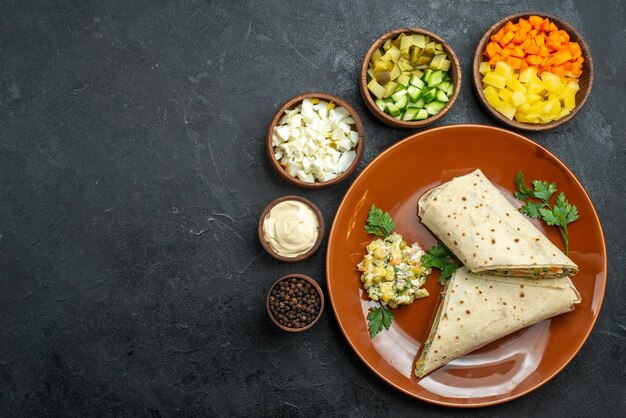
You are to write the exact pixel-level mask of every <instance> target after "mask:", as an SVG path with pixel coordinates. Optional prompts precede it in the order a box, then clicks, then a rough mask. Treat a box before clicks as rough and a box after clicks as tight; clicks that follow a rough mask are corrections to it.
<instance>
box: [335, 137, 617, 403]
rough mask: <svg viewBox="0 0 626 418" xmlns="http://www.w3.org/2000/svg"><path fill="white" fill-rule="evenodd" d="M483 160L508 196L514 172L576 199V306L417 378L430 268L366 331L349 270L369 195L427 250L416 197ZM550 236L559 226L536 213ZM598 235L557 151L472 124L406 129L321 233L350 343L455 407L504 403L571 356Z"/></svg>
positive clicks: (578, 342) (420, 391)
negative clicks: (406, 302)
mask: <svg viewBox="0 0 626 418" xmlns="http://www.w3.org/2000/svg"><path fill="white" fill-rule="evenodd" d="M476 168H480V169H481V170H482V171H483V172H484V173H485V175H486V176H487V177H488V178H489V179H490V180H491V181H492V182H493V183H494V184H495V185H496V186H497V187H499V188H500V190H502V191H503V192H504V193H505V195H508V196H510V198H511V199H510V200H511V202H513V204H514V205H516V206H519V205H520V203H519V202H517V201H515V199H514V198H513V196H512V194H511V192H512V191H513V190H514V177H515V175H516V174H517V172H518V171H519V170H523V171H524V174H525V177H526V179H527V181H530V180H531V179H541V180H548V181H551V182H554V181H556V182H557V185H558V189H559V191H563V192H565V195H566V196H567V198H568V199H569V201H570V202H571V203H573V204H575V205H576V206H578V211H579V213H580V220H578V221H577V222H575V223H573V224H570V225H569V234H570V257H571V258H572V260H573V261H574V262H575V263H576V264H578V266H579V267H580V272H579V273H578V274H577V275H576V276H575V277H573V278H572V280H573V282H574V284H575V285H576V287H577V288H578V290H579V291H580V294H581V295H582V302H581V303H580V304H579V305H578V306H577V307H576V310H574V311H573V312H570V313H567V314H564V315H561V316H558V317H556V318H553V319H550V320H547V321H543V322H540V323H538V324H536V325H533V326H531V327H529V328H526V329H523V330H520V331H518V332H516V333H514V334H512V335H510V336H508V337H505V338H502V339H500V340H498V341H495V342H493V343H491V344H489V345H487V346H485V347H483V348H482V349H480V350H477V351H475V352H473V353H471V354H468V355H466V356H464V357H462V358H460V359H456V360H455V361H453V362H451V363H449V364H447V365H446V366H444V367H442V368H441V369H439V370H437V371H435V372H433V373H431V374H430V375H428V376H426V377H425V378H423V379H418V378H416V377H415V375H414V370H415V367H414V363H415V360H416V359H417V356H418V353H419V351H420V350H421V347H422V345H423V344H424V342H425V340H426V337H427V335H428V331H429V329H430V325H431V323H432V320H433V316H434V314H435V309H436V307H437V304H438V303H439V292H440V290H441V286H440V285H439V284H438V283H437V273H434V274H432V275H431V276H430V277H429V278H428V280H427V283H426V289H428V291H429V292H430V295H431V296H430V297H428V298H425V299H419V300H417V301H415V302H414V303H413V304H412V305H410V306H406V307H400V308H397V309H395V310H394V312H395V320H394V321H393V324H392V326H391V328H390V330H389V331H384V330H383V332H381V333H380V334H378V336H376V337H375V338H374V339H373V340H372V339H370V337H369V335H368V331H367V323H366V319H365V317H366V315H367V311H368V308H369V307H370V306H373V303H372V302H370V301H369V300H368V299H367V295H366V293H365V292H364V290H363V288H362V286H361V283H360V280H359V274H358V272H357V271H356V270H355V265H356V264H357V263H358V262H359V261H360V260H361V259H362V257H363V254H364V252H365V246H366V245H367V244H368V243H369V242H370V241H371V240H372V239H373V237H372V236H370V235H367V234H366V233H365V231H364V229H363V225H364V223H365V220H366V218H367V212H368V210H369V207H370V206H371V205H372V204H373V203H375V204H376V205H377V206H378V207H380V208H382V209H383V210H385V211H389V213H390V214H391V216H392V217H393V220H394V222H395V223H396V225H397V226H396V231H397V232H399V233H400V234H402V235H403V236H404V238H405V239H406V240H407V241H408V242H418V243H419V244H420V246H421V247H422V248H424V249H427V248H429V247H430V246H431V245H433V244H435V243H436V239H435V237H434V236H433V235H432V234H431V233H430V232H429V231H428V230H427V229H426V227H424V226H423V225H422V224H420V222H419V220H418V218H417V216H416V205H417V200H418V198H419V196H421V195H422V193H424V192H425V191H426V190H428V189H430V188H432V187H435V186H437V185H439V184H441V183H444V182H446V181H448V180H450V179H452V178H453V177H455V176H459V175H463V174H467V173H469V172H470V171H472V170H474V169H476ZM533 222H534V223H535V225H536V226H537V227H538V228H539V229H540V230H542V231H543V232H544V233H545V234H546V235H547V236H548V237H549V238H550V239H551V240H552V242H554V243H555V244H556V245H558V246H560V248H563V242H562V239H561V236H560V234H559V231H558V229H557V228H556V227H547V226H545V225H544V224H542V223H541V222H539V221H533ZM606 271H607V259H606V248H605V244H604V236H603V234H602V228H601V226H600V221H599V219H598V216H597V214H596V211H595V209H594V207H593V204H592V203H591V200H590V199H589V196H588V195H587V193H586V192H585V190H584V189H583V186H582V185H581V184H580V182H579V181H578V180H577V179H576V177H574V175H573V174H572V172H571V171H570V170H569V169H568V168H567V167H566V166H565V164H563V163H562V162H561V161H559V160H558V159H557V158H556V157H555V156H554V155H552V154H551V153H550V152H548V151H547V150H545V149H544V148H542V147H540V146H539V145H537V144H535V143H534V142H532V141H530V140H529V139H527V138H525V137H523V136H521V135H518V134H516V133H513V132H510V131H507V130H504V129H499V128H494V127H490V126H479V125H457V126H444V127H441V128H435V129H432V130H427V131H424V132H420V133H417V134H414V135H411V136H409V137H408V138H406V139H404V140H403V141H400V142H398V143H397V144H395V145H394V146H392V147H391V148H389V149H388V150H386V151H385V152H383V153H382V154H381V155H380V156H379V157H377V158H376V159H375V160H374V161H372V162H371V163H370V164H369V165H368V166H367V167H366V168H365V170H363V172H362V173H361V174H360V175H359V176H358V178H357V179H356V180H355V181H354V183H353V184H352V186H351V187H350V189H349V190H348V192H347V193H346V196H345V197H344V199H343V201H342V202H341V205H340V206H339V210H338V211H337V215H336V217H335V220H334V222H333V226H332V229H331V231H330V236H329V239H328V253H327V257H326V275H327V282H328V293H329V296H330V300H331V303H332V306H333V309H334V311H335V314H336V316H337V320H338V321H339V325H340V327H341V329H342V331H343V333H344V335H345V336H346V338H347V339H348V342H349V343H350V345H351V346H352V348H353V349H354V351H356V353H357V354H358V355H359V357H361V359H362V360H363V361H364V362H365V364H367V365H368V366H369V367H370V368H371V369H372V370H373V371H374V372H375V373H376V374H378V375H379V376H380V377H381V378H383V379H384V380H385V381H386V382H388V383H389V384H391V385H392V386H394V387H396V388H397V389H399V390H401V391H402V392H404V393H406V394H408V395H411V396H414V397H416V398H419V399H422V400H424V401H428V402H432V403H436V404H441V405H448V406H458V407H476V406H485V405H492V404H497V403H502V402H506V401H509V400H511V399H515V398H517V397H520V396H522V395H524V394H526V393H528V392H530V391H532V390H534V389H536V388H538V387H539V386H541V385H542V384H544V383H546V382H547V381H548V380H550V379H551V378H552V377H554V376H555V375H556V374H557V373H558V372H559V371H560V370H561V369H562V368H563V367H565V365H567V363H568V362H569V361H570V360H571V359H572V358H573V357H574V355H576V353H577V352H578V350H580V348H581V346H582V345H583V343H584V342H585V340H586V339H587V336H588V335H589V333H590V332H591V329H592V327H593V325H594V323H595V321H596V318H597V317H598V313H599V311H600V306H601V305H602V299H603V296H604V289H605V285H606Z"/></svg>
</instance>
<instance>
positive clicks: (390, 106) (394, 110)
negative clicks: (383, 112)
mask: <svg viewBox="0 0 626 418" xmlns="http://www.w3.org/2000/svg"><path fill="white" fill-rule="evenodd" d="M387 111H388V112H389V114H390V115H391V116H394V117H396V116H398V115H400V109H398V108H397V107H396V105H395V104H393V103H387Z"/></svg>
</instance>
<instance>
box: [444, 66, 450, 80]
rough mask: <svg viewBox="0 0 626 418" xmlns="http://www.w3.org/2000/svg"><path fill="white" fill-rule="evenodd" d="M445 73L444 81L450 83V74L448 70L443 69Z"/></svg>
mask: <svg viewBox="0 0 626 418" xmlns="http://www.w3.org/2000/svg"><path fill="white" fill-rule="evenodd" d="M443 71H444V73H443V81H450V74H449V73H448V70H446V69H443Z"/></svg>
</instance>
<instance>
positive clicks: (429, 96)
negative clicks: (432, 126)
mask: <svg viewBox="0 0 626 418" xmlns="http://www.w3.org/2000/svg"><path fill="white" fill-rule="evenodd" d="M436 94H437V89H435V88H432V89H430V90H428V91H427V92H425V93H424V94H422V99H424V103H430V102H432V101H433V100H435V95H436Z"/></svg>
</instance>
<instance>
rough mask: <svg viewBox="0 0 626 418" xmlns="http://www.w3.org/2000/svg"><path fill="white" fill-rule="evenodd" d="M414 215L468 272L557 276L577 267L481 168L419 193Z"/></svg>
mask: <svg viewBox="0 0 626 418" xmlns="http://www.w3.org/2000/svg"><path fill="white" fill-rule="evenodd" d="M418 216H419V218H420V220H421V222H422V223H423V224H424V225H426V226H427V227H428V228H429V229H430V230H431V231H432V232H433V234H435V235H436V236H437V237H438V238H439V239H440V240H441V241H443V242H444V243H445V244H446V246H447V247H448V248H449V249H450V250H451V251H452V252H453V253H454V255H456V256H457V257H458V258H459V260H460V261H461V262H462V263H463V264H464V265H466V266H467V267H468V268H469V270H470V271H471V272H473V273H478V274H492V275H500V276H509V277H541V278H556V277H567V276H572V275H574V274H576V273H577V272H578V266H577V265H576V264H575V263H574V262H573V261H572V260H570V259H569V257H567V256H566V255H565V254H564V253H563V252H562V251H561V250H560V249H559V248H558V247H557V246H556V245H554V244H553V243H552V242H550V240H549V239H548V238H547V237H546V236H545V235H543V234H542V233H541V231H539V230H538V229H537V228H536V227H535V226H534V225H533V224H532V223H531V222H530V221H529V220H528V219H527V218H526V217H525V216H524V215H523V214H521V213H520V212H519V211H518V210H517V209H516V208H515V207H513V205H511V203H510V202H509V201H508V200H507V199H506V198H505V197H504V196H503V195H502V193H501V192H500V191H499V190H498V189H497V188H496V187H495V186H494V185H493V184H492V183H491V182H490V181H489V179H487V177H485V175H484V174H483V173H482V171H480V170H475V171H473V172H472V173H470V174H467V175H465V176H461V177H456V178H454V179H452V180H451V181H449V182H447V183H444V184H442V185H441V186H438V187H435V188H434V189H431V190H429V191H427V192H426V193H424V195H422V196H421V197H420V199H419V201H418Z"/></svg>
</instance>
